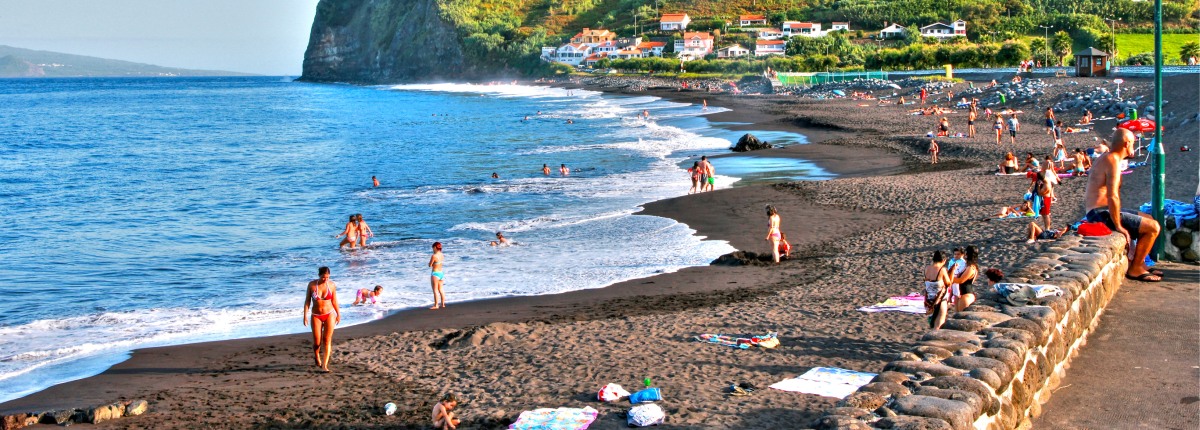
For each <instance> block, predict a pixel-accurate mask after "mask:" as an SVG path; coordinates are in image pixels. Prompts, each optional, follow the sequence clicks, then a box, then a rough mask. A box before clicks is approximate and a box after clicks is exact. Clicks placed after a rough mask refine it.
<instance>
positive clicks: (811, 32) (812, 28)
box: [780, 21, 825, 37]
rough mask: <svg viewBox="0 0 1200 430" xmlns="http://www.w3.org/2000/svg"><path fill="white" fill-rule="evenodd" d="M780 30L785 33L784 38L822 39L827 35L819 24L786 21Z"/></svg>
mask: <svg viewBox="0 0 1200 430" xmlns="http://www.w3.org/2000/svg"><path fill="white" fill-rule="evenodd" d="M780 30H782V31H783V36H784V37H792V36H808V37H820V36H824V35H825V33H823V32H821V23H819V22H799V21H786V22H784V23H783V28H781V29H780Z"/></svg>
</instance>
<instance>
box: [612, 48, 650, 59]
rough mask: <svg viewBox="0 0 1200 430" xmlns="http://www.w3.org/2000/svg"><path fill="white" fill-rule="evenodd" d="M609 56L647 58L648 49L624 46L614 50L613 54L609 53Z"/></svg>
mask: <svg viewBox="0 0 1200 430" xmlns="http://www.w3.org/2000/svg"><path fill="white" fill-rule="evenodd" d="M609 57H612V58H618V59H622V60H625V59H630V58H645V57H646V51H642V50H641V49H637V48H636V47H634V48H623V49H621V50H620V51H617V52H614V53H613V54H612V55H609Z"/></svg>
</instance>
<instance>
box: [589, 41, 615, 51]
mask: <svg viewBox="0 0 1200 430" xmlns="http://www.w3.org/2000/svg"><path fill="white" fill-rule="evenodd" d="M584 45H588V46H591V47H592V52H596V53H601V52H602V53H605V54H611V53H613V52H617V50H618V49H620V48H618V47H617V41H615V40H609V41H605V42H600V43H597V44H595V45H592V44H589V43H584Z"/></svg>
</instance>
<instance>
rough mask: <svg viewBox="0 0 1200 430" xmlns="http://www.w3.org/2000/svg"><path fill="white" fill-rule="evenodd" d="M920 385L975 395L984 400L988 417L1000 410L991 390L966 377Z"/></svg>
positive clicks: (934, 380)
mask: <svg viewBox="0 0 1200 430" xmlns="http://www.w3.org/2000/svg"><path fill="white" fill-rule="evenodd" d="M921 385H924V386H927V387H938V388H941V389H943V390H961V391H968V392H971V393H975V395H977V396H979V398H980V399H983V400H984V403H983V411H984V412H987V414H988V415H992V414H995V413H996V411H999V410H1000V400H999V399H997V398H996V397H995V396H993V395H992V390H991V389H989V388H988V386H987V385H984V384H983V383H982V382H979V380H977V379H974V378H969V377H966V376H942V377H937V378H933V379H930V380H928V381H925V382H923V383H921ZM1013 385H1017V384H1013Z"/></svg>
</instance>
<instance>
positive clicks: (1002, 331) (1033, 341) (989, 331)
mask: <svg viewBox="0 0 1200 430" xmlns="http://www.w3.org/2000/svg"><path fill="white" fill-rule="evenodd" d="M981 333H982V334H984V335H985V336H987V338H988V340H992V339H997V338H1004V339H1012V340H1015V341H1018V342H1021V343H1023V344H1025V348H1026V349H1028V348H1030V347H1033V346H1034V345H1037V336H1036V335H1034V334H1033V333H1030V332H1027V331H1025V330H1018V329H1015V328H1003V327H989V328H985V329H983V330H982V331H981Z"/></svg>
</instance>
